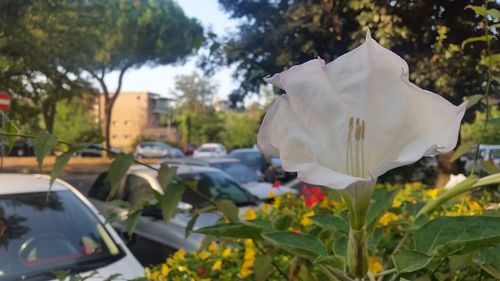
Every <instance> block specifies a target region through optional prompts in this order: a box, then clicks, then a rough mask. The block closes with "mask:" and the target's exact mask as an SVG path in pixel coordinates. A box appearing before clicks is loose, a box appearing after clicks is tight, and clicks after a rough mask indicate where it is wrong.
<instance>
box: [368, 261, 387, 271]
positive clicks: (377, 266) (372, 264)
mask: <svg viewBox="0 0 500 281" xmlns="http://www.w3.org/2000/svg"><path fill="white" fill-rule="evenodd" d="M368 270H369V271H370V272H371V273H373V274H377V273H379V272H381V271H382V270H384V266H383V265H382V263H380V260H379V259H378V258H377V257H368Z"/></svg>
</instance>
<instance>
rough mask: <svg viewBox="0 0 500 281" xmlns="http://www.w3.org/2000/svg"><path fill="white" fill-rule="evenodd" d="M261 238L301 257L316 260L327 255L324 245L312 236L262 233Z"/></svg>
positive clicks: (293, 233)
mask: <svg viewBox="0 0 500 281" xmlns="http://www.w3.org/2000/svg"><path fill="white" fill-rule="evenodd" d="M262 237H264V239H265V240H266V241H268V242H270V243H271V244H273V245H275V246H276V247H279V248H282V249H284V250H286V251H288V252H290V253H292V254H294V255H298V256H301V257H305V258H311V259H316V258H318V257H319V256H327V255H328V251H327V250H326V247H325V245H323V243H322V242H321V240H319V239H318V238H316V237H313V236H309V235H305V234H298V233H295V232H287V231H283V232H268V233H263V234H262Z"/></svg>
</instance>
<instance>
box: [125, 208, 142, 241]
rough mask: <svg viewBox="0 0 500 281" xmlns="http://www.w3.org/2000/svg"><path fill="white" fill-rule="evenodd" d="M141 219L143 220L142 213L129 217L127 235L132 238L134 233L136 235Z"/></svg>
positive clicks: (126, 225)
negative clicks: (135, 231)
mask: <svg viewBox="0 0 500 281" xmlns="http://www.w3.org/2000/svg"><path fill="white" fill-rule="evenodd" d="M140 218H141V212H133V213H130V214H129V215H128V216H127V219H126V220H125V229H126V230H127V234H128V235H129V236H131V235H132V233H134V230H135V228H136V227H137V224H138V223H139V219H140Z"/></svg>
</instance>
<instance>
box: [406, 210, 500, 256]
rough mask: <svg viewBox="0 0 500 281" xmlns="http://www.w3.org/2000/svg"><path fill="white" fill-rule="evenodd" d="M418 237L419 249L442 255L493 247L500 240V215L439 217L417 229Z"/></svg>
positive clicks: (417, 245) (416, 248)
mask: <svg viewBox="0 0 500 281" xmlns="http://www.w3.org/2000/svg"><path fill="white" fill-rule="evenodd" d="M414 241H415V250H417V251H419V252H421V253H425V254H427V255H430V256H438V257H445V256H448V255H451V254H463V253H467V252H470V251H474V250H477V249H480V248H484V247H490V246H493V245H495V244H497V243H500V218H499V217H486V216H459V217H438V218H436V219H434V220H432V221H430V222H428V223H427V224H425V225H424V226H422V227H421V228H419V229H417V231H416V232H415V236H414Z"/></svg>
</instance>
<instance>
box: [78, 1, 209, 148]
mask: <svg viewBox="0 0 500 281" xmlns="http://www.w3.org/2000/svg"><path fill="white" fill-rule="evenodd" d="M101 4H102V5H104V9H103V14H102V18H101V19H100V21H101V22H100V23H99V25H98V30H97V32H98V40H96V41H95V42H94V44H95V45H94V47H95V48H94V52H93V54H92V55H91V56H89V58H88V61H87V64H86V65H85V70H87V71H88V72H89V73H90V75H91V77H92V79H94V80H95V81H97V82H98V84H99V90H100V92H101V93H102V95H103V96H104V135H105V137H106V147H110V139H109V130H110V124H111V113H112V109H113V105H114V103H115V101H116V99H117V97H118V95H119V94H120V92H121V87H122V81H123V76H124V74H125V72H126V71H127V70H128V69H130V68H138V67H141V66H143V65H149V66H155V65H163V64H170V63H180V62H183V61H184V59H185V58H186V57H187V56H188V55H190V54H192V53H193V50H196V49H197V48H198V47H199V46H200V45H201V43H202V41H203V37H202V36H203V34H202V32H203V30H202V27H201V25H200V24H199V23H198V22H197V21H196V20H195V19H192V18H189V17H187V16H186V15H185V14H184V12H183V11H182V9H181V8H180V7H179V6H178V5H177V4H176V3H175V2H174V1H172V0H149V1H146V0H126V1H121V0H120V1H119V0H113V1H101ZM113 71H118V73H119V75H118V83H117V84H118V86H117V88H116V89H114V90H113V91H112V90H111V89H109V88H108V85H107V84H106V82H105V80H104V78H105V76H106V74H109V73H110V72H113Z"/></svg>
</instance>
